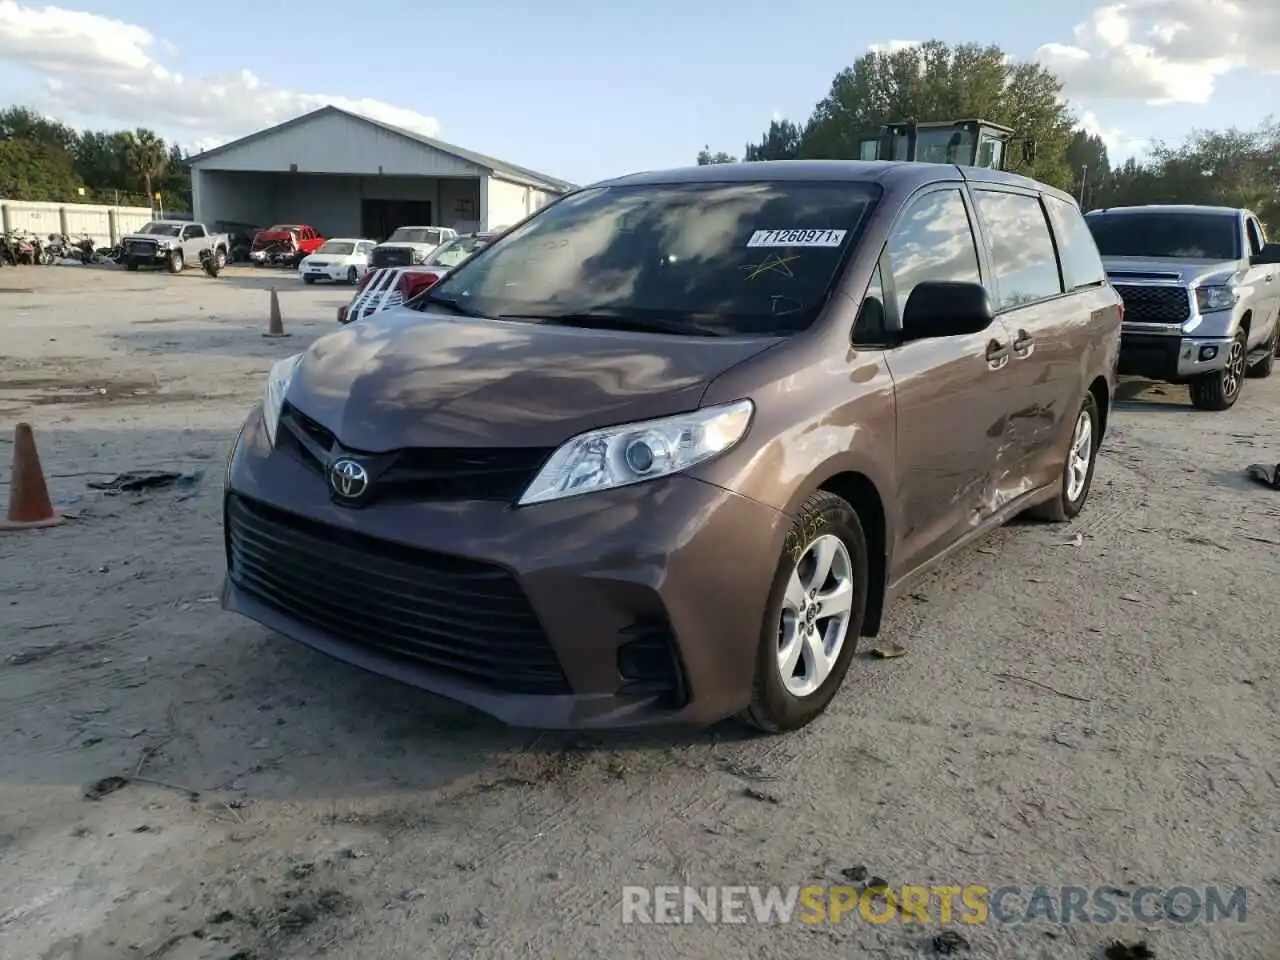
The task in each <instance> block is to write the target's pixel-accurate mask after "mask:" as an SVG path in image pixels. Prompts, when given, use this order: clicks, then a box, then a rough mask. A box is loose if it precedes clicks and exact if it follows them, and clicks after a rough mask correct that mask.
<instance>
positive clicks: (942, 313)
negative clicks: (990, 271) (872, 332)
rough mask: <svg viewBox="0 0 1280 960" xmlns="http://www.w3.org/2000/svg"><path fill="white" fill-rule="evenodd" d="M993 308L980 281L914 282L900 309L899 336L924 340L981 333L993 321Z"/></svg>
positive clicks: (905, 338) (994, 315)
mask: <svg viewBox="0 0 1280 960" xmlns="http://www.w3.org/2000/svg"><path fill="white" fill-rule="evenodd" d="M995 318H996V312H995V308H994V307H992V305H991V297H990V295H989V294H988V293H987V288H986V287H984V286H983V285H982V284H980V283H963V282H955V281H950V280H931V281H926V282H924V283H918V284H916V286H915V288H914V289H913V290H912V291H911V296H909V297H908V298H907V306H906V308H905V309H904V310H903V311H902V338H903V339H904V340H908V341H910V340H927V339H932V338H934V337H961V336H964V335H965V334H969V333H981V332H982V331H983V330H985V329H987V327H989V326H991V324H992V323H993V322H994V321H995Z"/></svg>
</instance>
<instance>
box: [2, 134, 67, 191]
mask: <svg viewBox="0 0 1280 960" xmlns="http://www.w3.org/2000/svg"><path fill="white" fill-rule="evenodd" d="M79 187H80V181H79V178H78V177H77V176H76V172H75V168H74V167H73V166H72V165H71V159H70V157H68V156H67V154H66V153H65V152H63V151H62V150H60V149H58V147H56V146H54V145H52V144H49V143H42V142H40V141H37V140H19V139H16V138H13V139H6V140H0V197H11V198H13V199H16V200H52V201H60V202H72V201H75V200H77V199H79V193H78V190H79Z"/></svg>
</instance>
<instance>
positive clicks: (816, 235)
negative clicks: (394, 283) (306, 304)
mask: <svg viewBox="0 0 1280 960" xmlns="http://www.w3.org/2000/svg"><path fill="white" fill-rule="evenodd" d="M878 196H879V187H878V186H876V185H874V184H871V183H864V182H849V181H823V180H771V181H762V182H750V183H732V182H719V183H653V184H620V185H615V186H601V187H592V188H588V189H585V190H582V191H580V192H579V193H575V194H572V195H570V196H568V197H566V198H564V199H563V200H560V201H557V202H556V203H553V204H552V205H550V206H548V207H546V208H544V209H543V210H542V211H540V212H539V213H537V214H535V215H534V216H533V217H532V218H530V219H529V220H527V221H525V223H524V224H523V225H521V226H519V227H517V228H516V229H515V230H513V231H511V232H510V233H508V234H506V235H505V236H504V237H503V238H502V239H500V240H497V241H495V242H494V243H492V244H491V245H489V246H487V247H485V248H484V249H482V250H480V251H479V252H477V253H476V254H475V256H473V257H472V258H470V259H468V260H466V261H465V262H464V263H462V264H461V265H460V266H459V267H458V268H457V269H456V270H454V271H453V272H452V273H451V274H449V275H448V276H447V277H446V278H445V279H444V280H442V281H440V283H438V284H436V285H435V286H434V287H433V288H432V289H431V290H430V292H429V294H428V295H426V296H424V297H423V298H421V299H420V300H419V301H416V302H415V304H414V306H415V307H416V308H417V309H430V308H431V305H432V304H433V303H435V304H442V305H446V306H449V307H454V308H456V309H457V310H458V311H459V312H464V313H471V314H478V315H482V316H487V317H494V318H499V319H512V320H525V321H528V320H535V321H537V320H541V321H545V322H553V323H554V322H563V323H572V324H574V325H575V326H600V327H616V326H625V327H627V328H628V329H641V330H643V329H652V330H655V331H658V330H660V331H661V332H664V333H686V334H692V335H721V336H735V335H746V336H752V335H757V336H786V335H788V334H792V333H795V332H797V331H800V330H803V329H805V328H806V327H808V326H809V325H810V324H811V323H813V321H814V319H815V318H816V317H817V316H818V313H819V312H820V311H821V310H822V308H823V306H824V304H825V303H826V301H827V298H828V297H829V295H830V293H831V290H832V287H833V286H834V283H835V281H836V280H837V278H838V277H839V274H840V272H841V270H842V268H843V265H844V263H845V261H846V259H847V255H848V253H849V251H850V250H852V249H853V248H854V246H855V245H856V244H857V242H858V238H859V234H860V231H861V228H862V226H863V224H864V223H865V222H866V219H867V214H868V212H869V211H870V210H871V208H872V207H873V206H874V203H875V200H876V199H877V197H878Z"/></svg>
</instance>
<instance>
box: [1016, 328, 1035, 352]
mask: <svg viewBox="0 0 1280 960" xmlns="http://www.w3.org/2000/svg"><path fill="white" fill-rule="evenodd" d="M1035 346H1036V341H1035V338H1034V337H1032V336H1031V334H1029V333H1027V331H1025V330H1019V331H1018V339H1017V340H1015V341H1013V352H1014V353H1016V354H1017V355H1018V358H1019V359H1024V358H1026V357H1029V356H1031V351H1032V350H1034V349H1035Z"/></svg>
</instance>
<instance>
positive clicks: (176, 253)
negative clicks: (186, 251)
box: [168, 250, 187, 273]
mask: <svg viewBox="0 0 1280 960" xmlns="http://www.w3.org/2000/svg"><path fill="white" fill-rule="evenodd" d="M186 265H187V261H186V259H185V258H184V257H183V256H182V251H181V250H171V251H170V252H169V264H168V266H169V272H170V273H181V272H182V271H183V269H184V268H185V267H186Z"/></svg>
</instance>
